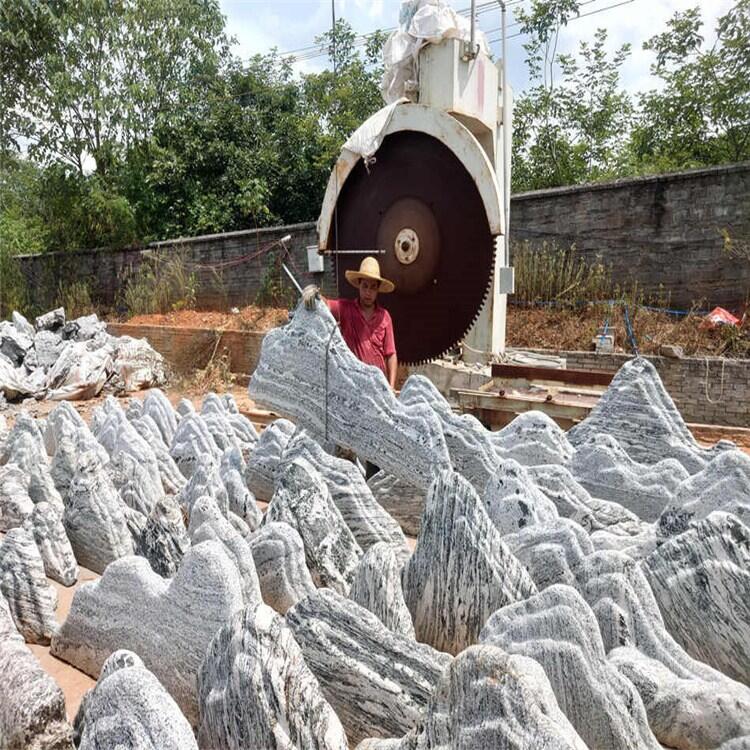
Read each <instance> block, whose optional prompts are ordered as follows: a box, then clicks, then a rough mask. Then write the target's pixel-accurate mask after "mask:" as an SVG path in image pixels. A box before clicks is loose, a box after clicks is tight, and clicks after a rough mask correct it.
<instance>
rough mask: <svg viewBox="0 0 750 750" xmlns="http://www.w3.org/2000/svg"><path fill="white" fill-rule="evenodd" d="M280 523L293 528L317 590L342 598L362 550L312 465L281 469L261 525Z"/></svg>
mask: <svg viewBox="0 0 750 750" xmlns="http://www.w3.org/2000/svg"><path fill="white" fill-rule="evenodd" d="M271 521H283V522H284V523H288V524H289V525H290V526H292V527H293V528H295V529H296V530H297V531H298V532H299V535H300V537H302V544H303V545H304V548H305V559H306V561H307V567H308V568H309V569H310V573H311V574H312V577H313V580H314V581H315V583H316V584H317V585H318V586H329V587H331V588H334V589H336V591H338V592H339V593H340V594H342V595H343V596H346V595H347V593H348V591H349V587H350V586H351V583H352V580H353V579H354V571H355V569H356V567H357V564H358V563H359V559H360V558H361V557H362V549H361V547H360V546H359V544H357V540H356V539H355V538H354V536H353V535H352V532H351V531H349V528H348V527H347V525H346V524H345V523H344V519H343V518H342V517H341V513H339V510H338V508H337V507H336V506H335V505H334V503H333V501H332V500H331V494H330V492H329V491H328V486H327V485H326V483H325V482H324V481H323V478H322V477H321V475H320V474H319V473H318V471H317V470H316V469H315V468H314V467H313V465H312V464H311V463H310V462H309V461H307V459H305V458H301V457H298V458H296V459H294V460H293V461H292V462H290V463H286V464H285V465H284V470H283V472H282V473H281V476H280V477H279V479H278V481H277V487H276V492H275V493H274V496H273V498H272V500H271V502H270V504H269V506H268V509H267V510H266V516H265V519H264V523H269V522H271Z"/></svg>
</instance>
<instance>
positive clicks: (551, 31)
mask: <svg viewBox="0 0 750 750" xmlns="http://www.w3.org/2000/svg"><path fill="white" fill-rule="evenodd" d="M577 15H578V3H577V2H576V1H575V0H535V1H534V2H533V3H532V6H531V9H530V10H528V11H525V10H519V11H517V16H518V18H519V20H520V22H521V29H522V31H523V32H524V33H525V34H527V35H528V40H527V42H526V43H525V44H524V48H525V50H526V55H527V57H526V62H527V65H528V68H529V73H530V76H531V85H530V87H529V88H528V89H527V90H526V91H524V92H523V93H522V94H521V95H520V96H519V97H518V99H517V100H516V103H515V107H514V123H513V125H514V131H513V175H512V178H513V189H514V190H515V191H520V190H534V189H538V188H545V187H554V186H557V185H570V184H575V183H579V182H585V181H588V180H596V179H601V178H604V177H610V176H613V175H615V174H618V173H620V172H621V171H622V169H623V167H622V163H623V160H624V157H623V152H624V148H623V144H624V143H625V142H626V140H627V138H626V133H627V129H628V126H629V120H630V117H631V113H632V105H631V102H630V98H629V97H628V95H627V94H626V93H625V92H623V91H622V90H621V88H620V69H621V67H622V64H623V63H624V61H625V60H626V59H627V57H628V55H629V54H630V47H629V46H628V45H623V46H622V47H620V48H619V49H618V50H616V51H615V52H614V54H612V55H611V57H610V56H608V55H607V52H606V44H607V32H606V31H605V30H604V29H599V30H598V31H597V32H596V34H595V36H594V39H593V41H592V42H586V41H584V42H581V44H580V45H579V49H578V54H577V55H575V56H574V55H564V54H559V53H558V52H557V49H558V43H559V35H560V32H561V30H562V28H563V27H564V26H565V25H566V24H567V23H568V21H569V20H570V19H571V18H574V17H575V16H577Z"/></svg>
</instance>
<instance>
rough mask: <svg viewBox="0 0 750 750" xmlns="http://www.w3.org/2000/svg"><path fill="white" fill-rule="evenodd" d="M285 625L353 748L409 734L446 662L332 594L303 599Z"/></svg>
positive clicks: (321, 592) (322, 591) (445, 658)
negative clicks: (371, 739)
mask: <svg viewBox="0 0 750 750" xmlns="http://www.w3.org/2000/svg"><path fill="white" fill-rule="evenodd" d="M286 620H287V623H288V624H289V626H290V627H291V629H292V632H293V633H294V637H295V640H296V641H297V643H299V645H300V647H301V648H302V653H303V654H304V656H305V661H306V662H307V664H308V666H309V667H310V669H311V670H312V672H313V674H314V675H315V676H316V677H317V678H318V681H319V682H320V685H321V687H322V688H323V694H324V695H325V697H326V698H327V700H328V701H329V703H330V704H331V705H332V706H333V708H334V710H335V711H336V713H337V714H338V716H339V718H340V719H341V723H342V724H343V725H344V728H345V729H346V733H347V735H348V737H349V740H350V742H351V743H352V744H356V743H357V742H359V741H360V740H362V739H364V738H365V737H368V736H369V737H373V736H375V737H393V736H399V735H401V734H404V733H405V732H407V731H409V730H410V729H411V728H412V727H413V726H414V725H415V724H416V722H417V721H418V720H419V717H420V714H421V712H422V711H423V710H424V708H425V707H426V705H427V702H428V701H429V698H430V695H431V694H432V691H433V689H434V686H435V683H436V682H437V680H438V678H439V677H440V674H441V672H442V671H443V669H444V668H445V667H446V666H447V664H448V663H449V662H450V660H451V659H450V657H449V656H448V655H446V654H441V653H439V652H438V651H435V650H433V649H432V648H430V647H429V646H426V645H424V644H422V643H417V642H415V641H414V640H412V639H411V638H406V637H404V636H402V635H397V634H396V633H394V632H392V631H390V630H388V628H386V627H385V625H383V623H382V622H381V621H380V620H379V619H378V618H377V617H376V616H375V615H374V614H372V612H368V611H367V610H366V609H364V607H360V606H359V605H358V604H355V603H354V602H352V601H350V600H348V599H344V598H343V597H342V596H340V595H339V594H337V593H336V592H335V591H333V590H332V589H319V590H318V591H317V592H315V593H314V594H311V595H310V596H308V597H307V598H306V599H303V600H302V601H301V602H299V603H298V604H296V605H295V606H294V607H292V608H291V609H290V610H289V611H288V612H287V615H286Z"/></svg>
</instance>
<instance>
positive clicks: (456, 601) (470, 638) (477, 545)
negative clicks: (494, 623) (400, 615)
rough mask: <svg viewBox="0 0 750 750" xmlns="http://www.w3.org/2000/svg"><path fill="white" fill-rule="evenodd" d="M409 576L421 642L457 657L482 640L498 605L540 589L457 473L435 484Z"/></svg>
mask: <svg viewBox="0 0 750 750" xmlns="http://www.w3.org/2000/svg"><path fill="white" fill-rule="evenodd" d="M402 581H403V588H404V596H405V598H406V603H407V606H408V607H409V611H410V612H411V615H412V621H413V622H414V630H415V632H416V634H417V639H418V640H420V641H423V642H424V643H429V644H430V645H431V646H434V647H435V648H437V649H440V650H441V651H447V652H449V653H452V654H457V653H458V652H459V651H462V650H463V649H465V648H466V647H467V646H470V645H472V644H474V643H476V642H477V639H478V637H479V633H480V631H481V629H482V627H483V626H484V623H485V622H486V621H487V618H488V617H489V616H490V615H491V614H492V613H493V612H494V611H495V610H496V609H499V608H500V607H504V606H505V605H506V604H511V603H513V602H515V601H518V600H520V599H525V598H526V597H528V596H531V595H532V594H534V593H536V586H535V585H534V582H533V581H532V580H531V578H530V577H529V574H528V573H527V572H526V570H525V569H524V567H523V566H522V565H521V563H519V562H518V560H516V558H515V557H514V556H513V554H512V553H511V552H510V550H509V549H508V548H507V546H506V545H505V544H504V543H503V541H502V539H501V536H500V533H499V532H498V530H497V529H496V528H495V526H494V524H493V523H492V521H491V520H490V517H489V516H488V515H487V511H486V510H485V509H484V506H483V505H482V502H481V500H480V499H479V496H478V495H477V493H476V492H475V491H474V488H473V487H472V486H471V484H469V482H468V481H467V480H466V479H464V478H463V477H461V476H460V475H458V474H456V473H454V472H451V471H448V472H442V473H441V474H439V475H438V477H437V478H436V479H435V481H434V482H433V484H432V486H431V487H430V490H429V492H428V494H427V504H426V507H425V511H424V516H423V517H422V527H421V529H420V530H419V537H418V538H417V546H416V549H415V551H414V554H413V555H412V556H411V558H410V559H409V561H408V562H407V563H406V565H405V566H404V572H403V576H402Z"/></svg>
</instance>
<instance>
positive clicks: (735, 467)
mask: <svg viewBox="0 0 750 750" xmlns="http://www.w3.org/2000/svg"><path fill="white" fill-rule="evenodd" d="M715 510H723V511H726V512H728V513H733V514H735V515H737V516H739V517H741V518H742V519H743V520H744V522H745V523H746V524H750V456H748V455H746V454H745V453H743V452H742V451H726V452H724V453H720V454H719V455H718V456H716V458H714V459H713V460H712V461H710V462H708V463H707V464H706V466H705V468H704V469H703V470H702V471H700V472H698V473H697V474H694V475H693V476H692V477H690V478H689V479H686V480H685V481H684V482H683V483H682V484H680V486H679V487H678V488H677V490H676V492H675V493H674V496H673V497H672V499H671V501H670V502H669V503H668V505H667V507H666V508H664V511H663V512H662V514H661V516H660V517H659V520H658V522H657V524H656V528H657V535H658V536H659V537H660V538H661V539H669V538H670V537H672V536H676V535H677V534H681V533H682V532H683V531H685V530H687V528H688V526H689V525H690V523H691V522H692V521H700V520H702V519H704V518H705V517H706V516H707V515H708V514H709V513H712V512H713V511H715Z"/></svg>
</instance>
